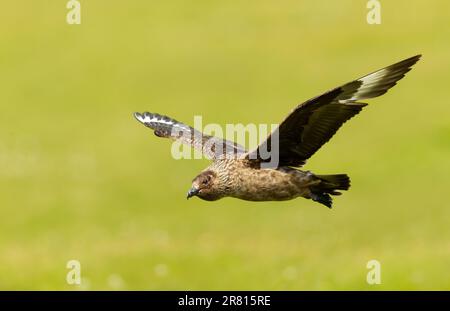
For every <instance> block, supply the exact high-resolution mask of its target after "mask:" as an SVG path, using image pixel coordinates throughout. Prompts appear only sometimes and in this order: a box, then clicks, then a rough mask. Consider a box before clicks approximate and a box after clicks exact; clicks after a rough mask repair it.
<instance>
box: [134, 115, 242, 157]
mask: <svg viewBox="0 0 450 311" xmlns="http://www.w3.org/2000/svg"><path fill="white" fill-rule="evenodd" d="M134 117H135V118H136V119H137V120H138V121H139V122H141V123H142V124H144V125H145V126H146V127H149V128H151V129H153V131H154V133H155V135H156V136H158V137H166V138H171V139H174V140H177V141H180V142H181V143H184V144H187V145H190V146H192V147H194V148H195V149H197V150H200V151H202V152H203V154H204V155H205V156H206V157H208V158H209V159H219V158H223V157H239V156H240V155H242V154H244V153H245V152H246V150H245V148H244V147H242V146H241V145H238V144H236V143H234V142H231V141H229V140H225V139H222V138H218V137H214V136H209V135H204V134H203V133H202V132H200V131H197V130H196V129H194V128H193V127H191V126H189V125H186V124H184V123H181V122H179V121H177V120H175V119H172V118H169V117H167V116H164V115H160V114H157V113H150V112H144V113H138V112H135V113H134Z"/></svg>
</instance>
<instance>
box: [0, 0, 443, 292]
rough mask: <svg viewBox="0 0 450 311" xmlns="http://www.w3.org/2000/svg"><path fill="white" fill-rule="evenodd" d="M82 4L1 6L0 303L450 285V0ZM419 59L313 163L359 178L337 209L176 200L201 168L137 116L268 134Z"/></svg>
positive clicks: (299, 202) (16, 3)
mask: <svg viewBox="0 0 450 311" xmlns="http://www.w3.org/2000/svg"><path fill="white" fill-rule="evenodd" d="M81 2H82V24H81V25H79V26H69V25H67V24H66V23H65V14H66V12H67V10H66V9H65V1H59V2H56V1H48V0H47V1H39V2H38V1H34V2H31V1H23V0H19V1H13V2H11V1H10V2H5V3H2V10H1V11H0V25H1V27H0V38H1V39H0V68H1V74H0V83H1V86H2V87H1V89H2V91H1V92H0V103H1V108H2V109H1V110H2V113H1V114H0V204H1V207H0V213H1V214H0V228H1V234H0V289H76V287H75V288H74V287H71V286H69V285H66V283H65V276H66V272H67V269H66V268H65V265H66V262H67V261H68V260H69V259H78V260H79V261H80V262H81V267H82V276H83V286H81V288H83V289H269V290H270V289H276V290H281V289H289V290H293V289H325V290H329V289H370V290H373V289H447V290H448V289H450V275H449V272H448V267H449V263H450V239H449V238H450V227H449V219H450V211H449V209H450V206H449V203H448V198H447V197H446V194H447V192H448V189H449V186H450V163H449V155H450V122H449V121H450V119H449V113H450V108H449V105H448V83H449V81H450V72H449V68H450V60H449V58H448V55H449V52H450V42H449V40H448V38H449V37H450V36H449V35H450V27H448V26H449V17H450V16H449V12H450V3H449V2H448V1H444V0H441V1H437V0H435V1H406V0H403V1H395V2H393V1H389V2H388V1H382V14H383V15H382V24H381V25H379V26H373V25H372V26H370V25H368V24H367V23H366V21H365V16H366V13H367V9H366V8H365V4H366V2H365V1H361V3H357V2H355V1H350V0H343V1H339V2H337V1H336V2H331V1H293V0H292V1H291V0H289V1H269V0H262V1H245V2H238V1H211V0H209V1H206V0H203V1H196V2H187V1H165V2H163V1H159V2H156V1H137V0H132V1H127V2H123V1H120V2H119V1H117V2H114V3H112V2H111V1H105V0H103V1H101V0H97V1H81ZM417 53H422V54H423V55H424V57H423V59H422V60H421V61H420V63H418V64H417V66H416V67H415V68H414V70H413V71H412V72H411V73H410V74H408V76H407V77H406V78H405V79H404V80H402V81H401V82H400V83H399V85H398V86H397V87H395V88H394V89H393V90H392V91H391V92H389V93H388V94H387V95H385V96H383V97H380V98H378V99H375V100H371V101H370V104H371V105H370V106H369V107H367V109H366V110H365V111H364V113H362V114H361V115H360V116H358V117H357V118H355V119H354V120H352V122H350V123H348V124H346V125H345V127H344V128H342V130H341V131H340V132H339V134H338V135H337V136H336V137H334V138H333V141H332V142H331V143H329V144H327V145H326V146H325V147H324V148H323V149H322V150H321V151H320V152H319V153H317V155H315V157H314V158H313V159H312V160H311V161H310V162H309V163H308V165H307V168H308V169H311V170H313V171H315V172H318V173H323V174H325V173H341V172H346V173H348V174H349V175H350V176H351V178H352V185H353V186H352V189H351V191H349V192H348V193H345V194H344V195H343V196H342V197H339V198H337V199H336V200H335V208H334V209H333V210H327V209H326V208H324V207H322V206H318V205H317V204H315V203H313V202H311V201H307V200H303V199H298V200H293V201H289V202H280V203H276V202H268V203H251V202H244V201H239V200H234V199H224V200H221V201H218V202H213V203H208V202H203V201H200V200H190V201H186V199H185V192H186V191H187V189H188V187H189V186H190V181H191V179H192V178H193V177H194V176H195V175H196V174H197V173H198V171H199V170H201V169H203V168H204V167H205V166H206V165H207V164H208V162H207V161H204V160H191V161H189V160H182V161H176V160H173V159H172V158H171V157H170V143H169V142H167V141H163V140H160V139H157V138H156V137H154V136H153V135H151V133H150V132H149V131H146V130H145V129H144V128H143V127H142V126H140V125H139V124H137V123H136V122H135V120H133V118H132V116H131V113H132V112H134V111H145V110H149V111H154V112H160V113H164V114H167V115H170V116H173V117H174V118H176V119H179V120H181V121H185V122H187V123H192V120H193V116H194V115H199V114H201V115H202V116H203V117H204V123H207V122H218V123H220V124H225V123H238V122H240V123H244V124H247V123H250V122H253V123H275V122H279V121H280V120H281V119H282V118H283V117H284V116H285V115H286V113H287V112H289V111H290V110H291V109H292V108H293V107H294V106H295V105H296V104H297V103H299V102H301V101H302V100H306V99H308V98H310V97H312V96H315V95H318V94H319V93H321V92H323V91H325V90H327V89H329V88H331V87H334V86H336V85H338V84H340V83H344V82H347V81H349V80H350V79H353V78H356V77H358V76H361V75H363V74H366V73H368V72H370V71H372V70H375V69H378V68H381V67H383V66H386V65H389V64H391V63H393V62H396V61H399V60H401V59H403V58H406V57H409V56H412V55H414V54H417ZM370 259H377V260H379V261H380V262H381V264H382V285H378V286H369V285H367V283H366V281H365V280H366V273H367V269H366V267H365V266H366V263H367V261H368V260H370Z"/></svg>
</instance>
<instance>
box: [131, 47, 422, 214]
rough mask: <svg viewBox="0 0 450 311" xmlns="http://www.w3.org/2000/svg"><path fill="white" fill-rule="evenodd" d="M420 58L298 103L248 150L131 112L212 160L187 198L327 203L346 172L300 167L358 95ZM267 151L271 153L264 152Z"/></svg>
mask: <svg viewBox="0 0 450 311" xmlns="http://www.w3.org/2000/svg"><path fill="white" fill-rule="evenodd" d="M420 57H421V55H416V56H413V57H411V58H408V59H405V60H403V61H401V62H398V63H396V64H393V65H391V66H388V67H385V68H383V69H380V70H378V71H375V72H373V73H371V74H368V75H366V76H364V77H362V78H359V79H357V80H354V81H351V82H349V83H347V84H344V85H342V86H339V87H336V88H334V89H332V90H330V91H328V92H326V93H324V94H322V95H320V96H317V97H314V98H312V99H310V100H308V101H306V102H304V103H302V104H300V105H298V106H297V107H295V108H294V110H293V111H292V112H291V113H290V114H289V115H288V116H287V117H286V119H284V120H283V121H282V122H281V124H279V126H278V127H277V128H276V129H275V130H274V131H273V132H272V133H271V134H270V135H269V137H267V138H266V140H265V141H263V142H262V143H261V144H260V145H259V146H258V147H257V148H256V149H254V150H251V151H247V150H245V148H244V147H242V146H240V145H238V144H236V143H233V142H231V141H228V140H225V139H222V138H218V137H213V136H209V135H205V134H203V133H201V132H200V131H198V130H196V129H194V128H192V127H190V126H188V125H186V124H183V123H181V122H178V121H176V120H174V119H172V118H169V117H167V116H163V115H159V114H157V113H149V112H144V113H135V114H134V116H135V118H136V119H137V120H138V121H139V122H141V123H142V124H144V125H145V126H146V127H149V128H151V129H153V130H154V133H155V135H156V136H158V137H167V138H172V139H174V140H178V141H180V142H181V143H184V144H188V145H191V146H192V147H194V148H196V149H198V150H200V151H202V152H203V154H204V155H205V156H206V157H207V158H209V159H211V160H212V163H211V165H209V166H208V167H207V168H206V169H205V170H203V171H202V172H201V173H200V174H199V175H197V177H195V178H194V179H193V181H192V185H191V188H190V190H189V192H188V194H187V198H190V197H193V196H197V197H199V198H201V199H203V200H207V201H215V200H218V199H221V198H224V197H234V198H238V199H243V200H249V201H283V200H290V199H294V198H297V197H303V198H306V199H312V200H313V201H316V202H319V203H321V204H323V205H325V206H327V207H329V208H331V207H332V198H331V196H335V195H340V194H341V192H340V191H343V190H348V189H349V187H350V178H349V177H348V176H347V175H346V174H336V175H316V174H313V173H311V172H309V171H303V170H301V169H300V167H301V166H303V165H304V164H305V163H306V160H307V159H309V158H310V157H311V156H312V155H313V154H314V153H315V152H316V151H317V150H319V149H320V147H321V146H323V145H324V144H325V143H326V142H328V141H329V140H330V139H331V137H333V135H334V134H335V133H336V131H337V130H338V129H339V128H340V127H341V126H342V125H343V124H344V123H345V122H346V121H347V120H349V119H350V118H352V117H353V116H355V115H357V114H358V113H359V112H360V111H361V109H363V108H364V107H365V106H366V105H367V104H366V103H363V102H361V100H365V99H369V98H373V97H378V96H380V95H383V94H384V93H386V92H387V90H389V89H390V88H391V87H393V86H394V85H395V84H396V83H397V81H398V80H400V79H401V78H403V77H404V76H405V74H406V73H407V72H408V71H410V70H411V67H412V66H413V65H414V64H415V63H416V62H417V61H418V60H419V59H420ZM274 145H275V147H276V148H274ZM275 149H276V150H275ZM268 151H269V155H270V156H267V152H268ZM274 152H276V155H277V157H278V159H277V161H275V162H276V165H272V166H271V165H270V163H272V162H274V161H271V160H273V159H272V157H273V156H274V154H275V153H274Z"/></svg>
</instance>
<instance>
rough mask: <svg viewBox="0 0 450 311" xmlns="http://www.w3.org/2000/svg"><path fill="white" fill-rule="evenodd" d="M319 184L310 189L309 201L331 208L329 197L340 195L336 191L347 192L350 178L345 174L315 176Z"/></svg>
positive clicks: (331, 201)
mask: <svg viewBox="0 0 450 311" xmlns="http://www.w3.org/2000/svg"><path fill="white" fill-rule="evenodd" d="M315 177H316V178H318V179H319V180H320V183H318V184H317V185H314V186H312V187H311V199H313V200H314V201H316V202H319V203H321V204H323V205H325V206H327V207H329V208H331V206H332V203H333V200H332V199H331V196H330V195H341V192H339V191H337V190H348V189H349V188H350V178H349V177H348V176H347V175H346V174H336V175H315Z"/></svg>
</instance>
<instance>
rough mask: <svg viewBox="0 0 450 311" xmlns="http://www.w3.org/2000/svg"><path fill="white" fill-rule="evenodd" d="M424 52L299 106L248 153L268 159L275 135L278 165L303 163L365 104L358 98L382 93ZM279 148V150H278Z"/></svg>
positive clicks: (248, 156)
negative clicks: (263, 155)
mask: <svg viewBox="0 0 450 311" xmlns="http://www.w3.org/2000/svg"><path fill="white" fill-rule="evenodd" d="M420 57H421V55H416V56H414V57H411V58H408V59H405V60H403V61H401V62H399V63H396V64H394V65H391V66H388V67H386V68H383V69H381V70H378V71H375V72H373V73H371V74H368V75H366V76H364V77H362V78H359V79H357V80H355V81H352V82H349V83H347V84H344V85H342V86H340V87H337V88H335V89H333V90H331V91H328V92H326V93H325V94H322V95H320V96H318V97H315V98H312V99H310V100H308V101H306V102H305V103H303V104H300V105H299V106H297V107H296V108H295V109H294V110H293V111H292V112H291V114H290V115H289V116H288V117H287V118H286V119H285V120H284V121H283V122H282V123H281V124H280V125H279V126H278V128H277V129H275V131H274V132H273V133H272V134H271V135H270V136H269V137H268V138H267V139H266V140H265V141H264V142H263V143H262V144H261V145H259V146H258V147H257V148H256V149H255V150H253V151H251V152H249V153H248V154H247V155H246V157H247V158H249V159H254V160H257V161H260V162H269V161H270V160H271V159H270V158H268V159H264V158H263V157H262V156H261V154H263V153H264V154H270V153H271V152H272V150H271V147H272V145H273V142H272V140H273V138H276V137H278V149H279V153H278V158H279V160H278V163H279V164H278V166H301V165H303V164H304V163H305V162H306V160H307V159H308V158H310V157H311V156H312V155H313V154H314V153H315V152H316V151H317V150H319V148H320V147H321V146H322V145H324V144H325V143H326V142H328V141H329V140H330V139H331V137H333V135H334V134H335V133H336V131H337V130H338V129H339V128H340V127H341V126H342V124H344V123H345V122H346V121H347V120H349V119H350V118H352V117H353V116H355V115H356V114H358V113H359V112H360V111H361V109H362V108H363V107H364V106H366V105H367V104H365V103H360V102H358V101H359V100H364V99H368V98H373V97H377V96H380V95H382V94H384V93H386V92H387V90H389V89H390V88H391V87H393V86H394V85H395V84H396V83H397V81H398V80H400V79H401V78H403V77H404V76H405V74H406V73H407V72H408V71H410V70H411V66H412V65H414V64H415V63H416V62H417V61H418V60H419V59H420ZM275 151H276V150H275Z"/></svg>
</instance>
